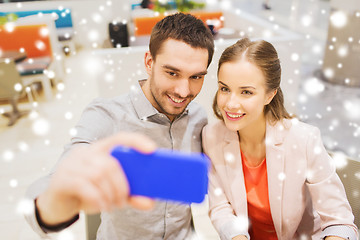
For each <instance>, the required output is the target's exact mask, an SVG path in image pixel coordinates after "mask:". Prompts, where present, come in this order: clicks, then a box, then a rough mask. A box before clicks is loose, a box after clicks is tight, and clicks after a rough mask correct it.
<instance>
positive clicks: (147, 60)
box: [144, 51, 153, 75]
mask: <svg viewBox="0 0 360 240" xmlns="http://www.w3.org/2000/svg"><path fill="white" fill-rule="evenodd" d="M144 63H145V68H146V72H147V73H148V74H149V75H151V69H152V66H153V58H152V56H151V53H150V51H147V52H146V53H145V59H144Z"/></svg>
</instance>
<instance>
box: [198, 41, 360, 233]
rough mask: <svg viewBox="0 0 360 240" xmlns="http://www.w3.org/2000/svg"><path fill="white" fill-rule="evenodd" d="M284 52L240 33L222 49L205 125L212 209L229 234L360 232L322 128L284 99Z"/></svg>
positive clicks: (221, 228)
mask: <svg viewBox="0 0 360 240" xmlns="http://www.w3.org/2000/svg"><path fill="white" fill-rule="evenodd" d="M280 76H281V67H280V61H279V59H278V56H277V52H276V50H275V49H274V47H273V46H272V45H271V44H270V43H268V42H266V41H255V42H251V41H250V40H249V39H242V40H239V41H238V42H237V43H235V44H234V45H232V46H230V47H228V48H227V49H226V50H225V51H224V52H223V54H222V55H221V57H220V60H219V66H218V91H217V93H216V96H215V99H214V104H213V110H214V112H215V115H216V116H217V117H218V118H219V119H221V121H219V122H216V123H215V124H213V125H208V126H206V127H205V128H204V130H203V147H204V151H205V153H206V154H207V155H208V156H209V157H210V158H211V161H212V170H211V173H210V176H209V178H210V184H209V215H210V218H211V221H212V223H213V225H214V226H215V228H216V230H217V231H218V233H219V235H220V237H221V239H236V240H238V239H249V238H250V237H251V239H252V240H254V239H255V240H266V239H282V240H283V239H286V240H292V239H318V240H319V239H326V240H330V239H351V240H352V239H354V240H355V239H357V227H356V226H355V224H354V223H353V221H354V216H353V214H352V212H351V207H350V205H349V203H348V201H347V199H346V194H345V190H344V187H343V185H342V183H341V181H340V179H339V177H338V176H337V174H336V172H335V167H334V166H333V165H331V163H330V160H331V159H330V157H329V155H328V154H327V152H326V150H325V148H324V146H323V144H322V141H321V138H320V132H319V130H318V129H317V128H315V127H313V126H310V125H308V124H305V123H302V122H299V121H298V120H296V119H292V117H291V116H290V114H289V113H288V112H287V111H286V109H285V107H284V100H283V94H282V91H281V88H280Z"/></svg>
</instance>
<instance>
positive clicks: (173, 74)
mask: <svg viewBox="0 0 360 240" xmlns="http://www.w3.org/2000/svg"><path fill="white" fill-rule="evenodd" d="M167 73H168V74H169V75H170V76H172V77H175V76H176V73H174V72H167Z"/></svg>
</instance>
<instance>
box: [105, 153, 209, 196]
mask: <svg viewBox="0 0 360 240" xmlns="http://www.w3.org/2000/svg"><path fill="white" fill-rule="evenodd" d="M111 155H112V156H113V157H115V158H116V159H117V160H118V161H119V162H120V164H121V166H122V168H123V170H124V172H125V175H126V177H127V179H128V182H129V185H130V194H131V195H142V196H147V197H151V198H158V199H163V200H173V201H180V202H184V203H193V202H194V203H201V202H202V201H203V200H204V198H205V195H206V194H207V189H208V170H209V164H210V161H209V159H208V157H207V156H206V155H205V154H202V153H183V152H179V151H172V150H168V149H158V150H157V151H155V152H153V153H151V154H143V153H140V152H138V151H136V150H134V149H132V148H128V147H124V146H117V147H115V148H114V149H113V150H112V152H111Z"/></svg>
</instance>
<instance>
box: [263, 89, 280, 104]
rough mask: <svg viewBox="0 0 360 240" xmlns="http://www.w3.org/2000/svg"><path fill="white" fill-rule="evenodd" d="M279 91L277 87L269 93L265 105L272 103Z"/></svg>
mask: <svg viewBox="0 0 360 240" xmlns="http://www.w3.org/2000/svg"><path fill="white" fill-rule="evenodd" d="M276 93H277V89H275V90H274V91H271V92H269V93H268V94H267V98H266V101H265V105H268V104H269V103H271V100H273V98H274V97H275V95H276Z"/></svg>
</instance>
